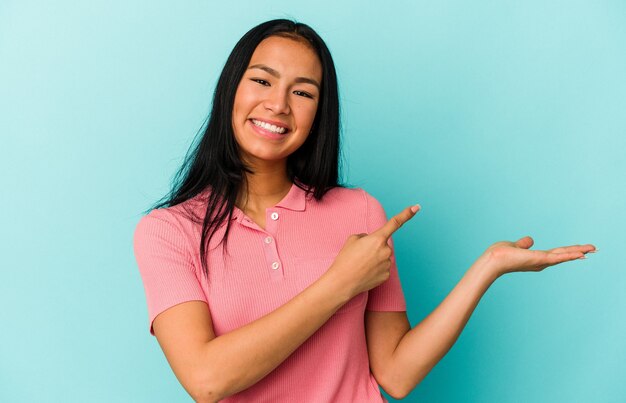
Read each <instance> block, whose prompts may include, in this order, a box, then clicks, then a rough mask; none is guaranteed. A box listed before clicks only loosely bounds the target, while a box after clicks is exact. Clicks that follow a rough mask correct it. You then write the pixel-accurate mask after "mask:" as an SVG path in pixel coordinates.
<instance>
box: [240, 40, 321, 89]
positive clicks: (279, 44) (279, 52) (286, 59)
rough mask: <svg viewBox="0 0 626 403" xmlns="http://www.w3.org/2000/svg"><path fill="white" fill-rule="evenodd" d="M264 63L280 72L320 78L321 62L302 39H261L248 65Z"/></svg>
mask: <svg viewBox="0 0 626 403" xmlns="http://www.w3.org/2000/svg"><path fill="white" fill-rule="evenodd" d="M255 64H264V65H267V66H269V67H271V68H273V69H274V70H277V71H278V72H279V73H281V74H286V75H290V74H293V75H294V76H309V77H311V78H316V79H317V80H318V81H320V80H321V79H322V64H321V62H320V60H319V58H318V57H317V54H316V53H315V51H314V50H313V49H312V48H311V46H309V45H308V44H306V43H304V42H303V41H300V40H296V39H291V38H285V37H281V36H270V37H268V38H265V39H264V40H262V41H261V42H260V43H259V45H258V46H257V47H256V49H255V50H254V53H253V54H252V57H251V58H250V63H249V66H252V65H255Z"/></svg>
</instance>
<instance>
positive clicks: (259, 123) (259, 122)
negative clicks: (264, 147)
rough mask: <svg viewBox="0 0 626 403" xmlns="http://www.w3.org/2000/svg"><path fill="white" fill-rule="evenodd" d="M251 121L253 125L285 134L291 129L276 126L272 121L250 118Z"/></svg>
mask: <svg viewBox="0 0 626 403" xmlns="http://www.w3.org/2000/svg"><path fill="white" fill-rule="evenodd" d="M250 121H251V122H252V124H253V125H255V126H257V127H260V128H261V129H264V130H267V131H269V132H272V133H276V134H285V133H287V132H288V131H289V129H287V128H286V127H282V126H276V125H273V124H270V123H266V122H263V121H262V120H257V119H250Z"/></svg>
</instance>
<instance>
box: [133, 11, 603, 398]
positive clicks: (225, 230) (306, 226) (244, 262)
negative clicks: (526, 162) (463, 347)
mask: <svg viewBox="0 0 626 403" xmlns="http://www.w3.org/2000/svg"><path fill="white" fill-rule="evenodd" d="M338 161H339V102H338V96H337V81H336V74H335V69H334V65H333V61H332V58H331V56H330V53H329V51H328V49H327V47H326V45H325V44H324V42H323V41H322V39H321V38H320V37H319V36H318V35H317V34H316V33H315V32H314V31H313V30H312V29H311V28H310V27H308V26H307V25H304V24H300V23H294V22H291V21H287V20H274V21H269V22H266V23H263V24H260V25H259V26H257V27H255V28H253V29H252V30H250V31H249V32H248V33H247V34H246V35H245V36H244V37H243V38H242V39H241V40H240V41H239V42H238V43H237V45H236V46H235V48H234V50H233V51H232V53H231V55H230V56H229V58H228V60H227V62H226V65H225V66H224V69H223V71H222V74H221V76H220V79H219V82H218V84H217V88H216V90H215V95H214V99H213V108H212V111H211V115H210V118H209V121H208V124H207V127H206V130H205V132H204V135H203V136H202V138H201V139H200V141H199V143H198V144H197V145H196V146H195V147H193V148H192V149H191V152H190V153H189V154H188V157H187V159H186V161H185V163H184V165H183V167H182V168H181V170H180V171H179V174H178V176H177V178H178V179H179V181H178V182H177V183H178V184H177V185H176V186H175V187H174V189H173V190H172V192H171V194H170V195H169V196H168V198H167V200H165V201H164V202H162V203H160V204H158V205H157V206H156V207H157V208H155V209H153V210H152V211H151V212H150V213H149V214H148V215H146V216H144V217H142V219H141V220H140V222H139V223H138V225H137V228H136V231H135V238H134V247H135V255H136V258H137V263H138V266H139V270H140V273H141V276H142V279H143V282H144V287H145V292H146V298H147V304H148V310H149V323H150V332H151V334H153V335H155V336H156V338H157V340H158V342H159V344H160V346H161V348H162V349H163V352H164V353H165V356H166V357H167V360H168V362H169V364H170V365H171V367H172V369H173V371H174V373H175V374H176V376H177V378H178V380H179V381H180V382H181V384H182V385H183V387H184V388H185V389H186V390H187V392H188V393H189V394H190V395H191V396H192V397H193V398H194V399H195V400H196V401H199V402H215V401H218V400H221V399H224V400H223V401H229V402H240V401H254V402H265V401H267V402H381V401H384V398H383V397H382V395H381V393H380V389H379V386H380V387H382V388H383V389H384V390H385V391H386V392H387V393H389V394H390V395H391V396H393V397H395V398H402V397H404V396H406V395H407V394H408V393H409V392H410V391H411V390H412V389H413V388H414V387H415V386H416V385H417V384H418V383H419V382H420V381H421V380H422V379H423V378H424V376H426V374H427V373H428V372H429V371H430V370H431V369H432V368H433V366H434V365H435V364H436V363H437V362H438V361H439V360H440V359H441V358H442V357H443V356H444V354H445V353H446V352H447V351H448V350H449V349H450V347H451V346H452V345H453V343H454V342H455V341H456V339H457V337H458V336H459V334H460V332H461V331H462V329H463V327H464V326H465V324H466V322H467V321H468V319H469V317H470V315H471V313H472V311H473V310H474V308H475V307H476V304H477V303H478V301H479V299H480V298H481V296H482V295H483V294H484V293H485V291H486V290H487V288H488V287H489V286H490V284H492V283H493V282H494V281H495V280H496V279H497V278H498V277H499V276H501V275H503V274H505V273H507V272H512V271H529V270H531V271H539V270H542V269H544V268H546V267H548V266H551V265H555V264H558V263H562V262H565V261H569V260H573V259H580V258H583V257H584V256H585V254H586V253H588V252H593V251H595V247H594V246H593V245H582V246H580V245H577V246H567V247H561V248H556V249H552V250H548V251H531V250H529V248H530V247H531V246H532V244H533V241H532V239H531V238H530V237H524V238H522V239H520V240H518V241H516V242H497V243H495V244H493V245H491V246H490V247H489V248H488V249H487V250H486V251H485V253H483V254H482V255H481V256H480V257H479V258H478V259H477V260H476V262H475V263H474V264H473V265H472V266H471V267H470V268H469V270H468V271H467V273H466V274H465V276H464V277H463V278H462V279H461V281H460V282H459V283H458V285H457V286H456V287H455V288H454V289H453V290H452V292H451V293H450V294H449V295H448V296H447V297H446V298H445V300H444V301H443V302H442V303H441V305H439V306H438V307H437V308H436V309H435V310H434V311H433V312H432V313H431V314H430V315H429V316H428V317H427V318H425V319H424V320H423V321H422V322H421V323H419V324H418V325H417V326H415V327H414V328H412V329H411V326H410V324H409V321H408V319H407V315H406V305H405V300H404V296H403V293H402V288H401V286H400V281H399V278H398V272H397V268H396V265H395V260H394V254H393V250H392V242H391V235H392V234H393V233H394V232H395V231H396V230H397V229H398V228H400V226H402V225H403V224H404V223H405V222H407V221H408V220H410V219H411V218H412V217H413V216H414V215H415V213H416V212H417V211H418V210H419V206H418V205H415V206H412V207H407V208H406V209H405V210H404V211H402V212H401V213H400V214H398V215H396V216H395V217H393V218H392V219H391V220H389V221H387V219H386V217H385V212H384V210H383V208H382V207H381V205H380V204H379V203H378V202H377V201H376V200H375V199H374V198H373V197H372V196H370V195H369V194H368V193H367V192H365V191H364V190H362V189H348V188H345V187H342V186H340V184H339V183H338Z"/></svg>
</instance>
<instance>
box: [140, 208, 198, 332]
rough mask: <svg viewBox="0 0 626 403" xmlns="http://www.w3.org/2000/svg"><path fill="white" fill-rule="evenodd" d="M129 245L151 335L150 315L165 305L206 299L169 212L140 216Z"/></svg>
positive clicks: (188, 254) (183, 239) (162, 309)
mask: <svg viewBox="0 0 626 403" xmlns="http://www.w3.org/2000/svg"><path fill="white" fill-rule="evenodd" d="M133 248H134V252H135V259H136V260H137V266H138V267H139V273H140V274H141V278H142V280H143V286H144V291H145V294H146V303H147V306H148V325H149V330H150V334H152V335H154V330H153V328H152V322H153V321H154V318H155V317H156V316H157V315H158V314H160V313H161V312H163V311H165V310H166V309H168V308H171V307H172V306H174V305H177V304H180V303H183V302H187V301H204V302H207V298H206V296H205V293H204V291H203V290H202V286H201V283H200V279H199V278H198V271H197V270H196V268H195V265H194V264H193V261H192V259H191V254H190V253H189V250H188V243H187V241H186V238H185V236H184V234H183V231H182V230H181V228H180V224H178V223H177V222H176V220H175V219H174V218H173V216H172V214H171V213H168V212H167V211H165V209H155V210H152V211H151V212H150V213H149V214H148V215H146V216H144V217H142V218H141V220H140V221H139V223H138V224H137V227H136V228H135V233H134V237H133Z"/></svg>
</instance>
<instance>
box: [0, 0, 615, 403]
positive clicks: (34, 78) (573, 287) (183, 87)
mask: <svg viewBox="0 0 626 403" xmlns="http://www.w3.org/2000/svg"><path fill="white" fill-rule="evenodd" d="M277 17H287V18H296V19H298V20H300V21H302V22H305V23H308V24H310V25H311V26H312V27H314V28H315V29H316V30H318V32H319V33H320V34H321V36H322V37H323V38H324V39H325V40H326V42H327V43H328V45H329V47H330V49H331V51H332V53H333V55H334V58H335V61H336V65H337V69H338V74H339V80H340V91H341V101H342V108H343V124H344V131H343V135H344V146H345V147H344V154H345V161H346V170H345V179H346V181H347V182H348V183H349V184H351V185H353V186H360V187H363V188H365V189H366V190H368V191H369V192H370V193H371V194H373V195H374V196H375V197H377V198H378V199H379V200H380V201H381V203H382V204H383V206H384V207H385V208H386V210H387V213H388V215H391V214H394V213H395V212H397V211H399V210H400V209H402V208H403V207H405V206H406V205H409V204H412V203H415V202H419V203H421V204H422V206H423V210H422V211H421V212H420V213H419V214H418V215H417V216H416V217H415V218H414V219H413V221H412V222H410V223H409V224H407V225H406V226H405V227H403V228H402V230H401V231H399V232H398V233H397V234H396V235H395V237H394V239H395V243H396V253H397V260H398V264H399V267H400V276H401V279H402V282H403V288H404V290H405V294H406V296H407V302H408V307H409V308H408V311H409V317H410V319H411V323H412V324H413V325H415V324H417V323H418V322H419V321H420V320H421V319H422V318H423V317H424V316H426V315H427V314H428V313H429V312H430V311H431V310H432V309H434V308H435V307H436V306H437V304H438V303H439V302H440V301H441V300H442V299H443V298H444V297H445V296H446V295H447V293H448V292H449V291H450V290H451V289H452V287H453V286H454V285H455V284H456V282H457V281H458V280H459V279H460V278H461V276H462V275H463V273H464V271H465V270H466V269H467V268H468V267H469V266H470V265H471V263H472V262H473V261H474V260H475V259H476V258H477V257H478V256H479V255H480V254H481V253H482V251H483V250H484V249H485V248H486V247H487V246H488V245H490V244H491V243H493V242H495V241H499V240H503V239H508V240H515V239H517V238H519V237H521V236H523V235H527V234H529V235H531V236H533V237H534V238H535V240H536V247H537V248H551V247H555V246H560V245H566V244H572V243H587V242H592V243H595V244H596V245H597V246H598V248H599V249H600V252H599V253H597V254H595V255H590V256H589V258H588V259H587V260H586V261H576V262H571V263H567V264H563V265H561V266H557V267H554V268H551V269H548V270H546V271H544V272H543V273H539V274H536V273H516V274H511V275H508V276H506V277H503V278H501V279H500V280H498V281H497V282H496V283H495V284H494V285H493V287H492V288H491V289H490V290H489V291H488V292H487V294H486V295H485V296H484V298H483V300H482V302H481V303H480V304H479V306H478V308H477V309H476V311H475V313H474V315H473V317H472V318H471V320H470V322H469V323H468V325H467V328H466V330H465V331H464V332H463V334H462V335H461V337H460V339H459V340H458V342H457V343H456V345H455V346H454V347H453V348H452V350H451V351H450V352H449V353H448V355H447V356H446V357H445V358H444V359H443V360H442V361H441V362H440V363H439V365H438V366H437V367H435V369H434V370H433V371H432V372H431V373H430V374H429V375H428V376H427V377H426V379H425V380H424V381H423V382H422V383H421V384H420V385H418V387H417V388H416V389H415V390H414V391H413V392H412V393H411V395H410V396H409V397H408V398H407V399H405V401H415V402H417V401H420V402H460V401H463V402H623V401H625V400H624V399H626V382H624V380H625V379H626V343H625V340H626V320H625V317H626V293H625V290H626V272H625V271H624V263H623V262H624V260H623V257H622V256H623V255H621V253H623V251H624V247H625V245H626V242H625V241H626V236H625V235H624V230H625V228H626V213H625V212H624V207H625V205H626V203H625V202H626V186H625V183H626V158H625V156H626V153H625V151H626V140H625V139H626V113H625V111H626V96H625V94H626V52H625V51H624V50H625V49H626V2H624V1H621V0H615V1H608V0H604V1H598V0H594V1H592V0H589V1H564V0H563V1H539V0H533V1H525V2H520V1H512V0H506V1H497V2H494V1H478V2H465V1H439V2H432V1H412V2H409V1H394V2H388V3H386V4H385V5H382V3H379V2H376V3H374V2H372V3H371V4H369V5H368V3H364V2H359V1H345V2H337V1H316V2H300V3H298V2H294V1H272V2H261V1H254V2H251V1H248V2H237V3H236V4H235V3H233V4H227V3H226V2H221V3H219V4H214V3H212V2H207V1H197V0H196V1H185V2H180V3H176V2H153V1H146V0H143V1H130V2H128V1H89V2H84V1H82V2H79V1H75V2H71V1H55V2H44V1H39V2H36V1H19V2H18V1H3V2H2V3H0V133H1V139H2V141H1V147H0V178H1V180H2V182H1V185H2V197H1V200H2V201H1V203H2V209H1V211H0V223H1V228H2V231H1V232H0V236H1V239H0V245H2V246H1V249H2V256H3V259H2V264H1V274H2V276H1V281H0V304H1V306H2V307H3V309H2V310H0V329H1V330H0V401H3V402H31V401H45V402H79V401H80V402H83V401H88V402H171V401H189V398H188V396H187V394H186V393H185V392H184V390H183V389H182V387H180V385H179V383H178V381H177V380H176V378H175V377H174V375H173V373H172V371H171V370H170V368H169V366H168V364H167V362H166V360H165V358H164V356H163V353H162V352H161V350H160V348H159V346H158V344H157V341H156V339H154V338H153V337H152V336H150V335H149V333H148V328H147V311H146V306H145V299H144V294H143V286H142V283H141V279H140V276H139V272H138V270H137V267H136V263H135V260H134V256H133V251H132V234H133V231H134V228H135V225H136V223H137V221H138V220H139V218H140V217H141V212H142V211H143V210H144V209H146V208H148V207H149V206H150V205H151V204H152V203H153V202H155V201H156V200H157V199H159V198H160V197H161V196H163V195H164V194H165V192H166V191H167V190H168V186H169V182H170V180H171V179H172V177H173V174H174V172H175V171H176V169H177V168H178V167H179V165H180V163H181V161H182V158H183V156H184V153H185V152H186V150H187V148H188V146H189V145H190V143H191V141H192V139H193V137H194V135H195V133H196V132H197V130H198V129H199V128H200V126H201V125H202V122H203V120H204V118H205V117H206V115H207V114H208V111H209V107H210V101H211V96H212V92H213V88H214V85H215V82H216V80H217V77H218V74H219V72H220V70H221V67H222V65H223V63H224V62H225V60H226V57H227V55H228V53H229V52H230V50H231V49H232V47H233V46H234V44H235V43H236V41H237V40H238V39H239V38H240V37H241V36H242V35H243V34H244V33H245V32H246V31H247V30H248V29H250V28H251V27H252V26H254V25H256V24H258V23H260V22H262V21H265V20H268V19H273V18H277Z"/></svg>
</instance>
